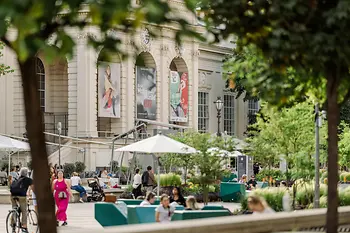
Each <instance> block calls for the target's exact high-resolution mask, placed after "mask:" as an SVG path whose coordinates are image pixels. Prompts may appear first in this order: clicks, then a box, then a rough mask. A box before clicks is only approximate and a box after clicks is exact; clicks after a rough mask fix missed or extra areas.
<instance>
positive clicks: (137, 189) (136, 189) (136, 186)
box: [132, 168, 142, 199]
mask: <svg viewBox="0 0 350 233" xmlns="http://www.w3.org/2000/svg"><path fill="white" fill-rule="evenodd" d="M141 183H142V180H141V175H140V169H138V168H137V169H136V170H135V176H134V181H133V184H132V187H133V190H132V194H133V195H134V197H135V199H136V198H138V197H139V196H142V191H141Z"/></svg>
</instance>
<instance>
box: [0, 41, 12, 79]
mask: <svg viewBox="0 0 350 233" xmlns="http://www.w3.org/2000/svg"><path fill="white" fill-rule="evenodd" d="M4 47H5V44H4V43H2V42H1V41H0V58H1V57H3V56H4V54H3V53H2V50H3V49H4ZM13 71H14V70H13V69H11V67H10V66H8V65H6V64H3V63H0V76H1V75H5V74H8V73H12V72H13Z"/></svg>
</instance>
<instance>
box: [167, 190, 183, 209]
mask: <svg viewBox="0 0 350 233" xmlns="http://www.w3.org/2000/svg"><path fill="white" fill-rule="evenodd" d="M173 202H176V203H177V204H179V205H182V206H184V207H186V201H185V198H184V197H183V196H182V194H181V190H180V188H179V187H174V189H173V191H172V195H171V196H170V203H173Z"/></svg>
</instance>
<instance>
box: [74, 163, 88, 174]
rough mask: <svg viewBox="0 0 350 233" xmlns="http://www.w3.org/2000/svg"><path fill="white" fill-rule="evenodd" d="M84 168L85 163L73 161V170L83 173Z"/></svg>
mask: <svg viewBox="0 0 350 233" xmlns="http://www.w3.org/2000/svg"><path fill="white" fill-rule="evenodd" d="M85 169H86V165H85V163H83V162H75V171H76V172H77V173H79V174H80V173H83V172H84V171H85Z"/></svg>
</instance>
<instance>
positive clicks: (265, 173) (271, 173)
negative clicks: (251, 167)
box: [256, 169, 284, 181]
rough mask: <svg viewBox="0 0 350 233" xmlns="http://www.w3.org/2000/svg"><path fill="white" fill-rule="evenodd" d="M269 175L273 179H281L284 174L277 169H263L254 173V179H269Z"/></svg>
mask: <svg viewBox="0 0 350 233" xmlns="http://www.w3.org/2000/svg"><path fill="white" fill-rule="evenodd" d="M270 177H272V179H275V180H283V178H284V175H283V173H282V172H281V171H280V170H277V169H271V170H268V169H264V170H261V171H260V172H259V174H257V175H256V179H257V180H259V181H262V180H263V179H264V178H265V179H267V180H266V181H269V179H270Z"/></svg>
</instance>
